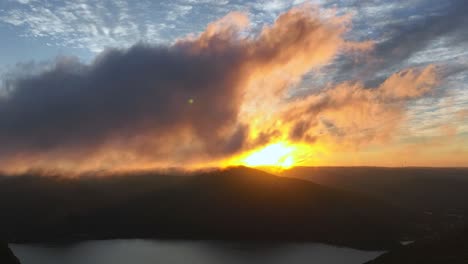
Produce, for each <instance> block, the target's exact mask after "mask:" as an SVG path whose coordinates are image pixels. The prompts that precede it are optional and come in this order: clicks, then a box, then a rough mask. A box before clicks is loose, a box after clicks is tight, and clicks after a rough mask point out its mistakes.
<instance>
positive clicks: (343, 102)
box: [0, 6, 438, 171]
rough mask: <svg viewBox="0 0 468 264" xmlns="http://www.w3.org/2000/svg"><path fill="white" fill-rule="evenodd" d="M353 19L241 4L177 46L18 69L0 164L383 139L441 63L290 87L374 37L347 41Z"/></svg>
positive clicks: (160, 158)
mask: <svg viewBox="0 0 468 264" xmlns="http://www.w3.org/2000/svg"><path fill="white" fill-rule="evenodd" d="M349 27H350V18H349V16H336V15H333V16H324V15H322V14H321V13H320V12H319V11H318V10H317V9H314V8H312V7H310V6H304V7H301V8H295V9H292V10H290V11H288V12H286V13H284V14H282V15H280V16H279V17H278V19H277V20H276V21H275V22H274V24H272V25H266V26H264V28H263V29H262V30H261V31H260V32H258V33H254V32H251V31H249V20H248V17H247V16H246V15H245V14H243V13H237V12H235V13H231V14H228V15H227V16H226V17H224V18H222V19H220V20H218V21H216V22H213V23H211V24H209V25H208V26H207V28H206V30H205V31H204V32H202V33H201V34H199V35H198V36H194V35H191V36H188V37H186V38H183V39H180V40H178V41H177V42H176V43H175V44H173V45H171V46H166V47H162V46H148V45H144V44H138V45H136V46H134V47H132V48H130V49H128V50H108V51H106V52H104V53H102V54H101V55H99V56H98V57H97V58H96V60H95V61H94V62H93V63H92V64H90V65H84V64H81V63H79V62H76V61H73V60H71V61H70V60H65V61H58V62H57V63H56V65H55V67H53V68H52V69H50V70H48V71H46V72H44V73H42V74H39V75H35V76H29V77H23V78H19V79H17V80H15V81H14V82H13V83H12V87H11V89H9V92H8V94H7V96H6V97H3V98H2V99H0V146H1V148H0V166H1V167H2V168H3V169H5V170H26V169H30V168H46V169H64V170H72V171H84V170H93V169H108V170H120V169H149V168H155V167H167V166H184V167H189V168H190V167H200V166H217V165H220V164H228V165H229V164H231V163H230V162H229V161H230V160H237V161H239V159H236V158H235V157H239V156H243V155H245V153H249V152H252V151H254V150H256V149H261V148H263V147H265V146H268V145H271V144H273V146H275V144H286V143H287V144H286V145H285V146H287V147H285V148H283V149H286V150H288V151H290V150H291V151H293V150H294V147H293V149H290V146H294V145H295V144H296V145H297V146H298V145H301V146H304V145H307V146H310V147H314V148H316V149H320V148H323V149H325V148H328V147H329V148H331V149H332V148H336V147H338V146H344V147H346V146H351V147H352V146H358V145H361V144H367V143H370V142H375V141H384V140H388V139H390V138H392V135H393V134H395V133H396V131H397V130H398V127H399V124H400V123H401V122H402V121H403V120H404V116H405V107H406V104H407V102H408V101H409V100H413V99H417V98H420V97H422V96H425V95H427V94H430V93H431V91H432V90H433V88H434V87H435V86H436V85H437V83H438V78H437V74H436V69H435V67H434V66H430V67H427V68H425V69H420V70H417V69H408V70H404V71H402V72H399V73H395V74H394V75H392V76H390V77H389V78H388V79H387V80H386V81H385V82H383V83H382V84H381V85H380V86H378V87H364V85H363V84H361V83H356V82H354V83H351V82H345V83H341V84H338V85H336V86H334V87H328V88H326V89H324V90H321V91H318V92H314V93H312V94H309V95H307V96H303V97H298V96H296V97H295V96H291V91H292V89H294V87H295V85H297V84H298V83H299V82H300V81H301V80H302V77H303V76H304V75H305V74H306V73H308V72H310V71H313V70H316V69H319V68H320V67H321V66H323V65H325V64H327V63H329V62H331V61H333V60H334V58H335V57H336V56H337V55H346V54H348V55H349V56H352V54H353V53H356V52H366V51H369V50H371V49H372V48H373V46H374V43H373V42H372V41H365V42H350V41H346V40H345V39H344V37H343V36H344V34H345V33H346V32H347V31H348V29H349ZM278 142H280V143H278ZM281 142H283V143H281ZM285 142H286V143H285ZM304 149H305V148H304V147H301V150H302V151H303V150H304ZM288 155H289V154H288ZM301 155H302V154H301ZM279 159H281V160H283V162H286V163H287V164H288V165H290V164H289V163H291V159H290V158H289V157H280V158H279ZM226 161H228V162H226ZM260 165H261V164H260Z"/></svg>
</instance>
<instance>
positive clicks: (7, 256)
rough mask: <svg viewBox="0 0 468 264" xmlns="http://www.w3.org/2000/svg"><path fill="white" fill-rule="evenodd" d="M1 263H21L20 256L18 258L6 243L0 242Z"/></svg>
mask: <svg viewBox="0 0 468 264" xmlns="http://www.w3.org/2000/svg"><path fill="white" fill-rule="evenodd" d="M0 263H1V264H20V262H19V260H18V258H16V256H15V255H14V254H13V252H12V251H11V250H10V248H8V245H7V244H6V243H0Z"/></svg>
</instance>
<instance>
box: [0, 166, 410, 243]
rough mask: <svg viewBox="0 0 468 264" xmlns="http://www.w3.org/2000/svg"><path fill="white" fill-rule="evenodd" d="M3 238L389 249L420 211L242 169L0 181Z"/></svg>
mask: <svg viewBox="0 0 468 264" xmlns="http://www.w3.org/2000/svg"><path fill="white" fill-rule="evenodd" d="M0 209H2V210H3V211H8V212H10V213H9V214H8V215H6V216H5V217H3V218H2V219H0V227H5V228H0V235H3V236H5V237H8V238H9V239H10V241H16V242H67V241H72V240H83V239H106V238H136V237H138V238H170V239H221V240H225V239H226V240H227V239H228V240H270V241H271V240H276V241H279V240H282V241H283V240H294V241H315V242H324V243H330V244H335V245H343V246H350V247H354V248H363V249H382V248H390V247H392V246H395V245H396V244H397V241H398V240H400V239H402V238H403V237H407V236H411V235H412V234H413V233H414V227H415V226H416V223H417V217H418V216H417V215H414V214H411V213H408V212H407V211H405V210H401V209H399V208H398V207H395V206H392V205H389V204H387V203H385V202H382V201H380V200H377V199H373V198H369V197H367V196H365V195H361V194H357V193H353V192H349V191H343V190H338V189H334V188H329V187H325V186H322V185H318V184H314V183H312V182H310V181H305V180H300V179H293V178H286V177H277V176H275V175H271V174H268V173H266V172H262V171H259V170H254V169H250V168H246V167H239V168H231V169H226V170H217V171H209V172H201V173H197V174H195V175H179V176H168V175H163V174H157V173H140V174H138V173H135V174H127V175H113V176H84V177H75V178H66V177H62V176H37V175H23V176H15V177H0Z"/></svg>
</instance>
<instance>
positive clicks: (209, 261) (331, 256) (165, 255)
mask: <svg viewBox="0 0 468 264" xmlns="http://www.w3.org/2000/svg"><path fill="white" fill-rule="evenodd" d="M10 247H11V248H12V250H13V252H14V253H15V254H16V256H17V257H18V258H19V259H20V261H21V263H22V264H65V263H66V264H107V263H108V264H124V263H131V264H154V263H169V264H179V263H180V264H186V263H191V264H231V263H232V264H239V263H247V264H248V263H255V264H261V263H268V264H283V263H284V264H302V263H307V264H310V263H317V264H361V263H364V262H366V261H368V260H371V259H373V258H375V257H377V256H378V255H380V254H382V253H383V252H377V251H362V250H355V249H350V248H343V247H335V246H330V245H324V244H316V243H271V244H257V243H240V242H233V243H230V242H219V241H160V240H143V239H122V240H120V239H117V240H98V241H86V242H81V243H76V244H70V245H66V246H56V245H43V244H10Z"/></svg>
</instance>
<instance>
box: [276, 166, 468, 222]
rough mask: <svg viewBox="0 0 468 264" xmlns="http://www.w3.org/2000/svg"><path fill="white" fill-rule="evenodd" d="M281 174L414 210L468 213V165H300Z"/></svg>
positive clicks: (436, 212)
mask: <svg viewBox="0 0 468 264" xmlns="http://www.w3.org/2000/svg"><path fill="white" fill-rule="evenodd" d="M280 174H281V175H283V176H287V177H295V178H300V179H307V180H310V181H312V182H315V183H318V184H322V185H325V186H329V187H333V188H339V189H342V190H348V191H354V192H359V193H363V194H366V195H370V196H372V197H375V198H378V199H382V200H384V201H386V202H388V203H391V204H394V205H396V206H399V207H404V208H406V209H409V210H413V211H419V212H426V213H435V214H445V215H452V216H454V217H458V216H461V215H466V216H468V203H467V202H466V201H468V168H413V167H408V168H384V167H296V168H292V169H289V170H285V171H283V172H281V173H280Z"/></svg>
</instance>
